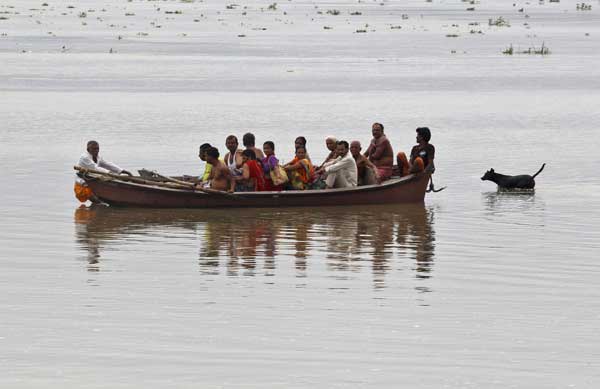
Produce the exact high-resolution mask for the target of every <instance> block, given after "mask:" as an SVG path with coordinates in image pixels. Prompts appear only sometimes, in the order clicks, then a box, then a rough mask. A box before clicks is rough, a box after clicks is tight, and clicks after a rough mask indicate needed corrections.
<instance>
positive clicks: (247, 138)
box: [242, 132, 265, 161]
mask: <svg viewBox="0 0 600 389" xmlns="http://www.w3.org/2000/svg"><path fill="white" fill-rule="evenodd" d="M242 143H243V144H244V147H245V148H246V150H252V151H254V154H255V155H256V159H257V160H259V161H261V160H262V159H263V158H264V157H265V154H264V153H263V151H262V150H261V149H259V148H258V147H256V146H255V143H256V138H254V134H252V133H251V132H247V133H245V134H244V137H243V138H242Z"/></svg>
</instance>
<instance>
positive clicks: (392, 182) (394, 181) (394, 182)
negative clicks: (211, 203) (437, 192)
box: [83, 173, 427, 198]
mask: <svg viewBox="0 0 600 389" xmlns="http://www.w3.org/2000/svg"><path fill="white" fill-rule="evenodd" d="M423 174H427V173H416V174H410V175H407V176H404V177H396V178H391V179H389V180H386V181H384V182H382V183H381V184H373V185H363V186H355V187H350V188H334V189H306V190H282V191H261V192H256V191H255V192H233V193H230V192H217V193H207V192H202V191H201V190H188V189H178V188H166V187H159V186H154V185H150V184H141V183H137V182H131V181H122V180H119V179H110V180H103V179H101V178H100V176H97V177H93V176H91V175H93V173H91V174H90V173H88V175H84V176H83V179H84V180H85V181H86V182H88V181H96V182H98V181H100V182H102V183H104V184H113V185H121V186H130V187H135V188H140V189H144V190H149V191H156V192H175V193H181V194H184V193H185V194H194V195H199V196H209V197H214V196H217V197H221V196H227V197H237V198H260V197H273V196H284V197H294V196H310V197H312V196H321V195H337V194H352V193H359V192H370V191H379V190H383V189H390V188H391V187H395V186H398V185H401V184H406V183H410V182H412V181H415V180H417V179H418V178H420V177H421V176H422V175H423Z"/></svg>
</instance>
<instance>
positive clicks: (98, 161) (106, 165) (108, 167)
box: [73, 140, 132, 203]
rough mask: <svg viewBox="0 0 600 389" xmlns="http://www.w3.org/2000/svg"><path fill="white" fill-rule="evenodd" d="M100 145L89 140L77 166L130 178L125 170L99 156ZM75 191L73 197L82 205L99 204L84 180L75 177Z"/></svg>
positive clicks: (129, 174) (98, 200)
mask: <svg viewBox="0 0 600 389" xmlns="http://www.w3.org/2000/svg"><path fill="white" fill-rule="evenodd" d="M99 153H100V144H99V143H98V142H96V141H95V140H91V141H89V142H87V145H86V152H85V153H83V154H82V155H81V157H79V161H78V162H77V166H79V167H83V168H86V169H93V170H98V171H100V172H103V173H109V172H112V173H116V174H126V175H128V176H131V175H132V174H131V173H130V172H128V171H127V170H125V169H121V168H120V167H119V166H117V165H115V164H114V163H112V162H109V161H107V160H105V159H104V158H102V157H101V156H100V154H99ZM73 190H74V191H75V197H77V200H79V201H80V202H82V203H85V202H86V201H88V200H90V201H91V202H93V203H100V202H101V201H100V199H98V197H96V195H95V194H94V192H92V189H91V188H90V187H89V186H88V185H87V184H86V182H85V180H84V179H82V178H80V177H79V176H76V177H75V186H74V188H73Z"/></svg>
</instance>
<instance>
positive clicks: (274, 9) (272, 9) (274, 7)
mask: <svg viewBox="0 0 600 389" xmlns="http://www.w3.org/2000/svg"><path fill="white" fill-rule="evenodd" d="M267 9H268V10H269V11H277V3H273V4H271V5H269V6H268V7H267Z"/></svg>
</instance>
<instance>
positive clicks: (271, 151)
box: [261, 140, 283, 191]
mask: <svg viewBox="0 0 600 389" xmlns="http://www.w3.org/2000/svg"><path fill="white" fill-rule="evenodd" d="M263 151H264V153H265V157H264V158H263V159H262V160H261V164H262V168H263V172H264V174H265V190H267V191H272V190H283V185H275V184H274V183H273V180H272V179H271V170H274V169H276V168H277V166H279V160H278V159H277V158H276V157H275V143H273V142H271V141H270V140H268V141H266V142H265V143H264V144H263Z"/></svg>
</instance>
